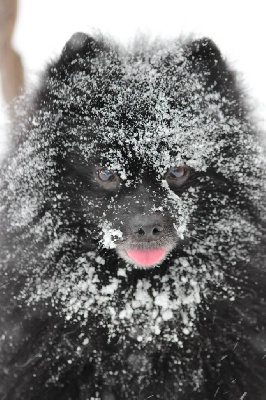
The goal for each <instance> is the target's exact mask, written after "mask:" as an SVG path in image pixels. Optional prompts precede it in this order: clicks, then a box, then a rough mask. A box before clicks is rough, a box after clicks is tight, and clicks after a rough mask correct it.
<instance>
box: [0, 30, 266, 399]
mask: <svg viewBox="0 0 266 400" xmlns="http://www.w3.org/2000/svg"><path fill="white" fill-rule="evenodd" d="M42 82H43V83H42V86H41V87H40V89H39V90H38V91H37V93H36V94H35V96H34V98H33V100H32V102H31V104H30V106H29V110H27V112H25V113H24V114H23V113H22V112H21V110H20V119H19V121H18V123H17V127H16V131H17V132H18V133H17V135H15V136H16V140H15V141H14V143H15V144H14V146H13V150H11V151H10V154H9V157H8V158H7V160H6V161H5V162H4V164H3V173H2V184H1V186H2V188H1V234H0V240H1V250H0V262H1V307H0V310H1V314H0V316H1V325H0V346H1V347H0V348H1V354H0V362H1V370H0V395H1V396H0V399H1V400H4V399H5V400H23V399H25V400H38V399H39V400H53V399H56V400H60V399H61V400H93V399H102V400H126V399H128V400H134V399H136V400H144V399H165V400H172V399H173V400H207V399H216V400H218V399H227V400H228V399H229V400H237V399H242V400H243V399H250V400H265V396H266V394H265V393H266V269H265V260H266V249H265V238H264V234H263V233H264V232H265V223H263V218H265V159H264V158H263V153H262V149H261V147H260V145H259V143H258V138H257V136H258V135H257V132H256V127H255V126H254V124H253V122H252V119H251V118H250V117H249V115H250V113H249V110H248V106H247V104H246V102H245V99H244V95H243V93H242V92H241V91H240V90H239V89H238V86H237V84H236V78H235V76H234V73H233V72H232V71H231V70H230V69H229V68H228V66H227V65H226V63H225V62H224V60H223V58H222V57H221V55H220V53H219V51H218V49H217V48H216V47H215V45H214V44H213V43H212V42H211V41H210V40H208V39H203V40H199V41H192V42H190V41H187V42H185V41H184V42H182V41H180V40H177V41H170V42H167V43H158V42H156V43H146V44H142V45H138V46H137V45H136V46H135V47H134V46H133V48H132V49H130V50H125V49H122V48H120V47H118V46H116V45H115V44H112V43H108V41H107V40H104V39H102V38H98V39H92V38H91V37H89V36H87V35H84V34H76V35H74V36H73V37H72V38H71V40H70V41H69V42H68V43H67V44H66V47H65V49H64V50H63V52H62V55H61V56H60V58H59V60H58V61H57V62H56V63H54V64H53V65H51V66H50V67H49V68H48V69H47V72H46V75H45V76H44V77H43V81H42Z"/></svg>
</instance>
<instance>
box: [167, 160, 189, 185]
mask: <svg viewBox="0 0 266 400" xmlns="http://www.w3.org/2000/svg"><path fill="white" fill-rule="evenodd" d="M190 171H191V169H190V168H189V167H187V166H186V165H183V166H178V167H177V166H176V167H171V168H169V169H168V171H167V173H166V174H165V179H166V180H167V181H168V183H169V184H170V185H172V186H182V185H183V184H184V183H185V182H186V180H187V179H188V177H189V175H190Z"/></svg>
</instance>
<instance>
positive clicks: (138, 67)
mask: <svg viewBox="0 0 266 400" xmlns="http://www.w3.org/2000/svg"><path fill="white" fill-rule="evenodd" d="M165 57H166V56H165ZM182 57H183V56H182V55H180V54H179V53H178V51H177V55H176V56H173V59H172V60H171V63H170V64H169V63H168V64H167V63H166V64H164V63H162V56H161V55H160V57H159V56H158V55H157V58H156V56H154V58H151V59H149V60H147V59H141V57H139V58H138V57H137V58H136V59H134V60H130V59H128V58H126V57H125V59H123V58H122V61H121V65H120V74H119V76H116V79H115V80H114V81H113V80H112V79H110V76H112V75H111V72H112V68H113V66H112V64H110V63H109V64H108V63H105V62H104V61H103V60H97V62H98V63H99V64H98V69H97V73H95V74H93V75H92V76H86V77H84V76H82V77H80V78H79V79H76V80H75V89H77V88H78V86H80V87H83V89H84V87H86V86H90V87H93V91H92V92H91V91H88V94H87V96H88V103H90V104H93V105H94V106H93V107H92V108H91V109H90V111H89V112H90V120H95V121H97V134H96V135H95V139H94V142H95V146H94V150H93V151H94V152H95V151H96V152H97V153H101V154H100V157H101V158H102V159H104V160H107V161H108V163H109V164H110V166H111V165H116V164H117V165H126V164H128V162H129V161H130V159H136V160H139V161H140V163H141V162H142V163H143V164H144V165H146V164H148V165H152V166H154V168H155V169H157V170H158V171H159V172H160V173H163V172H164V171H165V169H166V168H168V167H169V166H172V165H180V164H182V163H183V162H184V161H186V162H187V163H188V164H190V165H191V166H192V167H194V168H198V169H201V170H204V169H205V168H206V166H207V160H209V159H212V160H213V155H214V152H215V153H217V146H219V141H220V138H218V136H219V135H220V134H221V132H223V131H224V129H225V127H226V129H228V124H227V123H225V120H226V118H225V116H224V115H223V113H222V107H223V104H224V101H225V99H222V98H220V95H219V94H218V93H212V94H211V93H208V94H207V93H206V88H205V87H204V85H203V84H202V83H201V77H200V74H196V73H194V74H191V71H190V69H189V66H187V62H185V61H183V62H181V60H183V58H182ZM156 63H157V64H156ZM99 66H100V67H101V68H100V67H99ZM116 68H117V66H116ZM169 69H171V73H169ZM206 97H208V101H206ZM95 98H97V102H95ZM227 122H228V121H227ZM99 147H100V149H99Z"/></svg>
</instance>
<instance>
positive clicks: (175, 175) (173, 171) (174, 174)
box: [168, 167, 186, 179]
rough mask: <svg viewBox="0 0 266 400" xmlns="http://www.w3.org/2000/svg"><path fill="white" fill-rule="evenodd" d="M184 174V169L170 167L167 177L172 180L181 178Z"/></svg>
mask: <svg viewBox="0 0 266 400" xmlns="http://www.w3.org/2000/svg"><path fill="white" fill-rule="evenodd" d="M185 174H186V169H185V167H172V168H170V169H169V171H168V176H169V177H170V178H172V179H179V178H182V177H183V176H184V175H185Z"/></svg>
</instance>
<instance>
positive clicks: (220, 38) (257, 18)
mask: <svg viewBox="0 0 266 400" xmlns="http://www.w3.org/2000/svg"><path fill="white" fill-rule="evenodd" d="M265 9H266V4H265V2H264V1H263V0H253V1H251V0H246V1H241V0H216V1H214V0H160V1H159V0H153V1H152V0H134V1H132V0H131V1H126V0H93V1H92V0H75V1H74V0H37V1H33V0H20V1H19V10H18V19H17V25H16V30H15V33H14V36H13V43H14V47H15V48H16V49H17V50H18V51H19V53H20V54H21V56H22V58H23V64H24V68H25V76H26V82H27V86H31V85H32V84H35V83H36V80H37V79H38V75H39V72H40V71H42V70H43V68H44V66H45V64H46V63H47V62H48V61H49V60H51V59H53V58H54V57H55V56H56V55H58V54H59V53H60V51H61V49H62V48H63V46H64V44H65V42H66V41H67V40H68V39H69V38H70V36H71V35H72V34H73V33H74V32H76V31H83V32H88V33H93V32H95V31H101V32H102V33H104V34H107V35H110V36H112V37H114V38H115V39H117V40H119V41H122V42H123V43H126V42H128V41H130V40H133V39H134V37H135V35H136V34H139V33H141V32H143V33H145V34H149V35H151V37H156V36H161V37H166V38H168V37H177V36H179V35H190V34H191V33H192V34H193V35H194V36H195V37H197V38H198V37H201V36H208V37H210V38H211V39H213V40H214V41H215V42H216V44H217V45H218V46H219V48H220V49H221V51H222V53H223V54H224V55H225V57H226V58H227V59H228V60H229V61H230V63H231V64H232V65H233V66H234V68H235V69H237V70H238V71H239V72H240V74H241V75H242V78H243V82H244V84H245V86H246V88H247V92H248V93H249V95H250V96H251V99H252V100H253V104H254V107H255V110H256V113H257V115H258V118H259V121H260V126H261V127H262V129H263V130H266V129H265V128H266V122H265V120H266V96H265V91H266V50H265V39H266V23H265ZM7 125H8V121H7V118H6V112H5V107H4V104H3V101H2V98H1V97H0V154H1V153H3V151H4V149H5V146H6V130H7Z"/></svg>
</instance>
